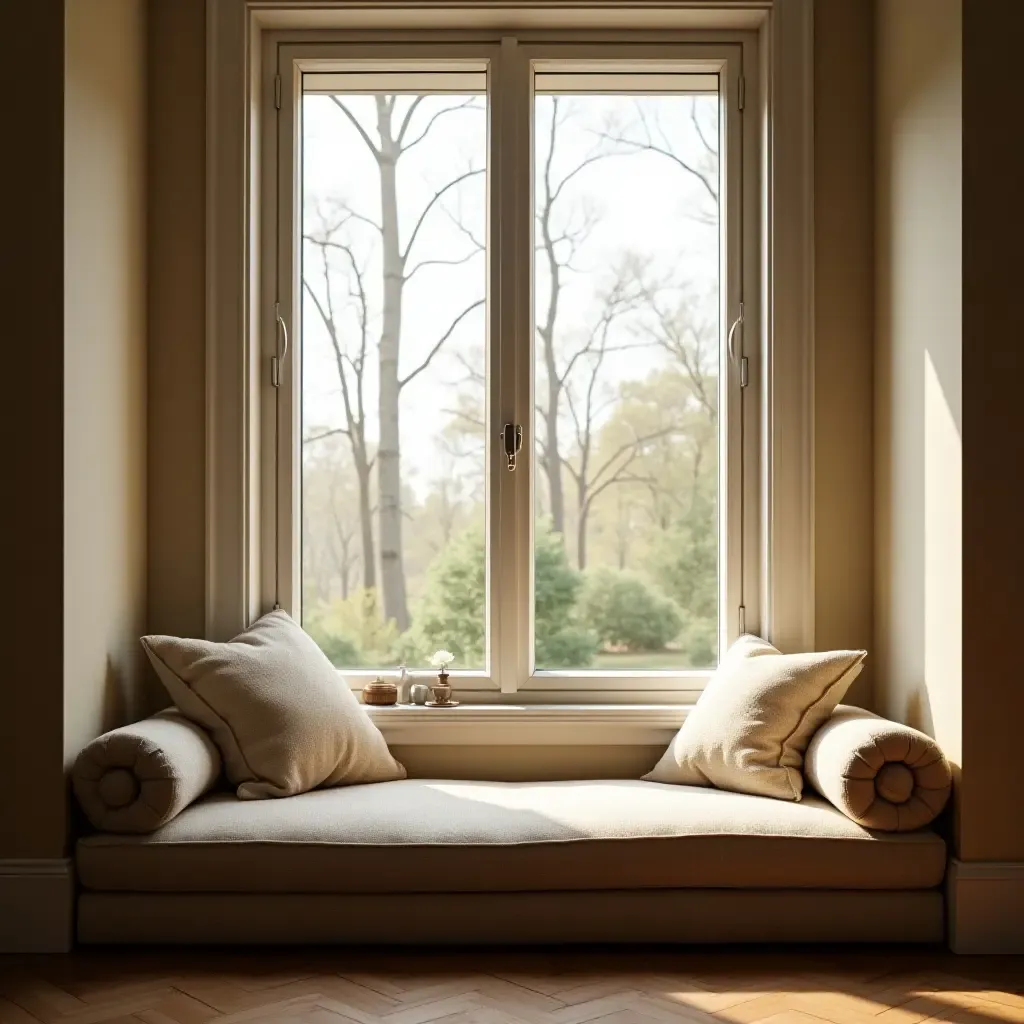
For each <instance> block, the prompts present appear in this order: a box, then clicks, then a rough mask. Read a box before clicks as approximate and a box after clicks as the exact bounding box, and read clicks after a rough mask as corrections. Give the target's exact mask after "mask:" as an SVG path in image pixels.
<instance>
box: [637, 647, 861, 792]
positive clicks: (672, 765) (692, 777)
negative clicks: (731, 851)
mask: <svg viewBox="0 0 1024 1024" xmlns="http://www.w3.org/2000/svg"><path fill="white" fill-rule="evenodd" d="M866 657H867V652H866V651H827V652H824V653H820V654H782V653H781V652H780V651H778V650H776V649H775V648H774V647H773V646H772V645H771V644H770V643H768V641H767V640H762V639H761V638H760V637H756V636H749V635H748V636H742V637H740V638H739V640H737V641H736V643H734V644H733V645H732V647H730V648H729V650H728V651H727V652H726V654H725V657H724V658H723V659H722V661H721V663H720V664H719V666H718V671H717V672H715V674H714V675H713V676H712V677H711V680H710V682H709V683H708V685H707V687H706V689H705V690H704V692H703V693H702V694H701V696H700V699H699V700H698V701H697V704H696V706H695V707H694V709H693V710H692V711H691V712H690V713H689V715H687V717H686V721H685V722H683V724H682V727H681V728H680V730H679V732H678V733H676V736H675V739H673V740H672V742H671V743H670V744H669V747H668V750H666V751H665V753H664V755H662V758H661V760H660V761H659V762H658V763H657V764H656V765H655V766H654V770H653V771H651V772H650V773H649V774H647V775H645V776H644V778H645V779H646V780H647V781H648V782H674V783H678V784H679V785H681V786H716V787H717V788H719V789H731V790H734V791H735V792H737V793H752V794H754V795H756V796H771V797H776V798H778V799H779V800H799V799H800V797H801V796H802V795H803V786H804V780H803V775H802V774H801V772H800V769H801V767H802V765H803V761H804V751H805V750H806V749H807V744H808V743H810V741H811V737H812V736H813V735H814V733H815V732H816V731H817V730H818V728H819V727H820V726H821V725H823V724H824V722H825V721H826V720H827V719H828V718H829V716H830V715H831V714H832V712H833V711H834V710H835V707H836V705H837V704H838V703H839V702H840V701H841V700H842V699H843V696H844V695H845V693H846V691H847V689H848V688H849V686H850V683H852V682H853V680H854V679H856V678H857V676H858V674H859V673H860V670H861V666H862V665H863V662H864V659H865V658H866Z"/></svg>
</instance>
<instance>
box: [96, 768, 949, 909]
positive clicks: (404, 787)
mask: <svg viewBox="0 0 1024 1024" xmlns="http://www.w3.org/2000/svg"><path fill="white" fill-rule="evenodd" d="M945 860H946V855H945V847H944V844H943V842H942V840H941V839H939V838H938V836H936V835H934V834H933V833H931V832H906V833H876V832H870V831H868V830H867V829H865V828H862V827H861V826H860V825H857V824H856V823H855V822H853V821H851V820H850V819H849V818H847V817H846V816H845V815H843V814H841V813H840V812H839V811H837V810H836V809H835V808H833V807H832V806H831V805H830V804H828V803H827V802H826V801H824V800H822V799H820V798H819V797H816V796H812V795H809V796H808V797H807V798H806V799H804V800H803V801H802V802H801V803H793V802H782V801H778V800H766V799H764V798H763V797H754V796H747V795H745V794H740V793H725V792H721V791H718V790H713V789H699V788H691V787H684V786H663V785H655V784H652V783H647V782H640V781H634V780H613V781H597V782H543V783H500V782H447V781H446V782H439V781H429V780H422V779H408V780H405V781H402V782H387V783H382V784H381V785H377V786H358V787H349V788H344V789H333V790H317V791H316V792H312V793H307V794H305V795H303V796H297V797H292V798H290V799H288V800H273V801H257V802H247V803H242V802H239V801H238V800H235V799H234V798H233V797H231V796H229V795H212V796H208V797H205V798H204V799H203V800H201V801H200V802H198V803H196V804H193V805H192V806H191V807H188V808H186V809H185V810H184V811H183V812H182V813H181V814H179V815H178V817H176V818H175V819H174V820H173V821H171V822H169V823H168V824H167V825H165V826H164V827H163V828H161V829H160V830H159V831H157V832H154V833H152V834H150V835H148V836H113V835H97V836H91V837H88V838H86V839H83V840H81V841H80V842H79V844H78V850H77V861H78V875H79V878H80V880H81V881H82V883H83V884H84V885H85V886H86V887H87V888H90V889H94V890H107V891H115V890H121V891H125V890H127V891H136V892H159V891H181V892H185V891H192V892H261V893H273V892H323V893H339V892H396V891H397V892H473V891H478V892H479V891H510V890H511V891H529V890H548V891H552V890H555V891H557V890H580V889H634V888H687V887H702V886H710V887H727V888H748V889H749V888H777V887H782V888H790V889H792V888H820V889H920V888H928V887H931V886H935V885H937V884H938V883H939V882H940V880H941V879H942V876H943V871H944V869H945Z"/></svg>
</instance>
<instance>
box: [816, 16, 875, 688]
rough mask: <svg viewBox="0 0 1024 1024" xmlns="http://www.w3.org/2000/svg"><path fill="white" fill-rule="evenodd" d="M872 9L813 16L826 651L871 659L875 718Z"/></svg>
mask: <svg viewBox="0 0 1024 1024" xmlns="http://www.w3.org/2000/svg"><path fill="white" fill-rule="evenodd" d="M872 15H873V12H872V5H871V4H870V3H869V2H866V0H824V2H819V3H818V4H817V5H816V7H815V11H814V101H815V111H814V248H815V253H814V278H815V286H814V295H815V301H814V320H815V353H814V361H815V366H814V402H815V416H814V430H815V438H814V443H815V461H814V505H815V528H814V577H815V602H814V604H815V608H814V619H815V644H816V646H817V648H818V650H832V649H836V648H864V649H865V650H867V651H868V652H869V657H868V660H867V663H866V665H865V668H864V671H863V672H862V673H861V675H860V677H859V678H858V679H857V680H856V682H855V683H854V685H853V687H852V688H851V690H850V693H849V695H848V698H847V699H848V700H849V702H850V703H855V704H862V705H864V706H866V707H871V706H872V699H873V697H872V685H873V680H874V678H875V675H876V673H877V669H878V659H877V657H876V653H875V644H874V636H873V621H872V620H873V616H872V601H873V593H872V590H873V564H872V563H873V554H872V547H873V543H874V540H873V533H874V530H873V521H872V520H873V507H872V505H873V490H874V489H873V479H874V467H873V465H872V462H873V453H872V411H871V410H872V393H873V390H874V384H873V381H872V373H873V369H872V339H873V336H874V324H873V322H872V321H873V316H872V302H873V294H874V281H873V267H874V253H873V247H874V229H873V216H872V212H873V211H872V207H873V201H874V200H873V189H872V176H873V166H872V163H873V157H874V138H873V110H872V93H873V83H872V69H873V63H874V21H873V16H872Z"/></svg>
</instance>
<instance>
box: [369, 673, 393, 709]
mask: <svg viewBox="0 0 1024 1024" xmlns="http://www.w3.org/2000/svg"><path fill="white" fill-rule="evenodd" d="M363 703H364V704H373V705H374V706H376V707H387V706H388V705H391V704H397V703H398V687H397V686H396V685H395V684H394V683H388V682H385V681H384V680H383V679H381V677H380V676H377V678H376V679H374V681H373V682H372V683H367V684H366V685H365V686H364V687H363Z"/></svg>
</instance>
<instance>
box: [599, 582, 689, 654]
mask: <svg viewBox="0 0 1024 1024" xmlns="http://www.w3.org/2000/svg"><path fill="white" fill-rule="evenodd" d="M580 615H581V617H582V619H583V620H584V621H585V622H586V623H587V625H588V626H590V628H591V629H592V630H594V632H595V633H596V634H597V636H598V638H599V639H600V642H601V644H602V645H603V646H605V647H614V648H625V649H626V650H629V651H660V650H662V648H664V647H665V645H666V644H668V643H670V642H671V641H672V640H674V639H675V638H676V636H677V635H678V633H679V630H680V629H681V628H682V625H683V622H682V618H681V616H680V614H679V609H678V608H677V607H676V606H675V603H674V602H673V601H671V600H670V599H669V598H667V597H665V596H664V595H663V594H661V593H659V592H658V591H657V590H655V589H654V587H652V586H651V585H650V584H649V583H647V581H646V580H644V579H643V578H642V577H640V576H637V575H636V574H634V573H630V572H622V571H619V570H617V569H607V568H600V569H592V570H590V571H589V572H587V574H586V583H585V584H584V587H583V593H582V595H581V597H580Z"/></svg>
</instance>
